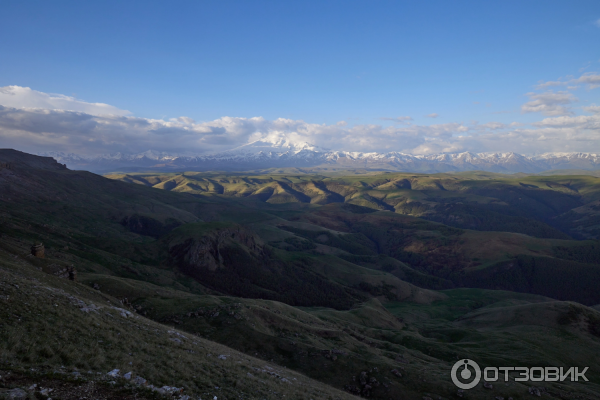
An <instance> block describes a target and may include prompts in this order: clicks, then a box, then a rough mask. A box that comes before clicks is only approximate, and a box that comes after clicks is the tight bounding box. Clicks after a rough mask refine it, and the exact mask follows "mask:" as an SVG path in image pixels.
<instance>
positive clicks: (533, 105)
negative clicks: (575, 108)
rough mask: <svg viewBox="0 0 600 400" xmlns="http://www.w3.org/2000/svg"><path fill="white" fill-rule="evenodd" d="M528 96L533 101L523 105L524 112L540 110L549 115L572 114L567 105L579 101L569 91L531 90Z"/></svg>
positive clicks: (522, 110)
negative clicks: (536, 91) (542, 91)
mask: <svg viewBox="0 0 600 400" xmlns="http://www.w3.org/2000/svg"><path fill="white" fill-rule="evenodd" d="M527 96H529V98H530V99H531V101H528V102H527V103H525V104H523V105H522V106H521V112H522V113H533V112H539V113H542V114H544V115H548V116H554V115H566V114H571V113H572V112H571V111H570V109H569V108H568V107H565V106H566V105H568V104H571V103H573V102H575V101H577V98H576V97H575V96H573V95H572V94H571V93H569V92H552V91H548V92H545V93H533V92H530V93H527Z"/></svg>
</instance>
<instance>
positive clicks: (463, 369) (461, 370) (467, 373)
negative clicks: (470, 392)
mask: <svg viewBox="0 0 600 400" xmlns="http://www.w3.org/2000/svg"><path fill="white" fill-rule="evenodd" d="M469 367H471V368H472V369H473V371H471V369H470V368H469ZM473 372H475V374H473ZM458 375H460V377H461V378H462V379H463V380H464V381H469V380H470V379H473V381H471V382H470V383H463V382H461V381H460V380H459V379H458ZM473 375H475V377H473ZM450 376H451V377H452V382H454V384H455V385H456V386H457V387H458V388H459V389H464V390H467V389H472V388H474V387H475V386H477V384H478V383H479V381H480V380H481V368H479V365H478V364H477V363H476V362H475V361H473V360H469V359H468V358H465V359H464V360H459V361H457V362H456V364H454V365H453V366H452V371H451V372H450Z"/></svg>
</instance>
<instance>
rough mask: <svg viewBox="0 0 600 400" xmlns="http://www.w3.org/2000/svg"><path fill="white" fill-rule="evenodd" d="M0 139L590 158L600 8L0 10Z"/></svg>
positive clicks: (83, 148) (596, 143)
mask: <svg viewBox="0 0 600 400" xmlns="http://www.w3.org/2000/svg"><path fill="white" fill-rule="evenodd" d="M0 12H1V13H2V15H3V19H2V24H0V38H2V40H0V148H7V147H11V148H17V149H19V150H23V151H29V152H33V153H40V152H46V151H57V152H64V153H77V154H82V155H94V154H106V153H113V152H134V153H135V152H142V151H146V150H154V151H165V152H173V153H178V154H190V155H192V154H206V153H215V152H220V151H225V150H227V149H231V148H234V147H238V146H240V145H243V144H244V143H248V142H251V141H254V140H271V141H275V140H280V139H287V140H291V141H293V142H304V141H306V142H309V143H312V144H315V145H317V146H321V147H323V148H327V149H334V150H348V151H364V152H367V151H369V152H370V151H378V152H388V151H399V152H405V153H412V154H430V153H439V152H462V151H472V152H509V151H513V152H517V153H522V154H530V155H533V154H540V153H544V152H558V151H560V152H570V151H573V152H597V153H600V106H599V105H600V2H598V1H597V0H593V1H583V0H573V1H569V2H567V1H552V0H543V1H535V0H530V1H526V2H523V1H502V2H489V1H451V2H449V1H427V2H415V1H410V2H408V1H349V0H346V1H308V0H304V1H283V2H282V1H251V0H245V1H241V0H240V1H228V0H220V1H169V2H166V1H162V2H154V1H143V2H142V1H102V2H89V1H86V2H81V1H59V0H57V1H53V2H48V1H27V0H21V1H11V0H4V1H2V2H1V3H0Z"/></svg>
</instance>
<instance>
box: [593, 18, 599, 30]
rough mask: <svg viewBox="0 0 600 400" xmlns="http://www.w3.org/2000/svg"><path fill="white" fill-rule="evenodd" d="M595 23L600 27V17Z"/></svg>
mask: <svg viewBox="0 0 600 400" xmlns="http://www.w3.org/2000/svg"><path fill="white" fill-rule="evenodd" d="M594 25H596V26H597V27H598V28H600V18H598V19H597V20H596V21H594Z"/></svg>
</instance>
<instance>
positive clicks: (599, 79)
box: [571, 72, 600, 89]
mask: <svg viewBox="0 0 600 400" xmlns="http://www.w3.org/2000/svg"><path fill="white" fill-rule="evenodd" d="M571 82H573V83H583V84H586V85H588V89H596V88H598V87H600V75H599V74H596V73H592V72H590V73H587V74H583V75H582V76H581V77H579V78H578V79H574V80H572V81H571Z"/></svg>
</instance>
